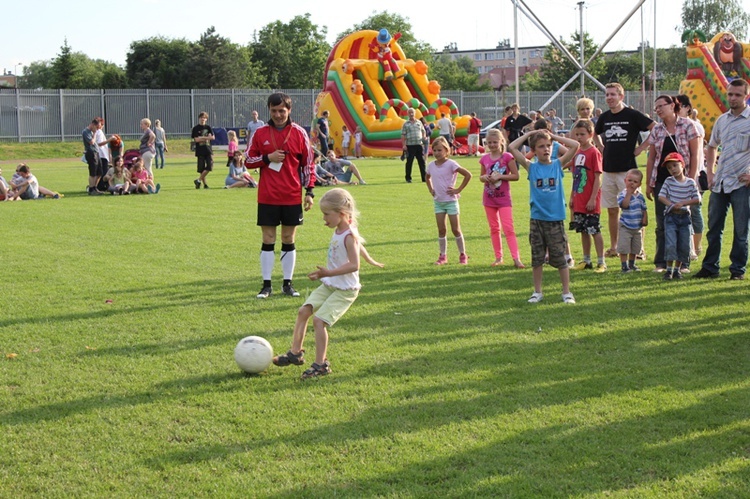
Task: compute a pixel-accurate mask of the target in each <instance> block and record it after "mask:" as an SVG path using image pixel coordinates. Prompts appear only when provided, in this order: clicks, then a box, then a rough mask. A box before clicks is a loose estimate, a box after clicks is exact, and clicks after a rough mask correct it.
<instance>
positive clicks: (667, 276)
mask: <svg viewBox="0 0 750 499" xmlns="http://www.w3.org/2000/svg"><path fill="white" fill-rule="evenodd" d="M663 279H664V280H665V281H671V280H672V270H671V269H667V271H666V272H664V277H663Z"/></svg>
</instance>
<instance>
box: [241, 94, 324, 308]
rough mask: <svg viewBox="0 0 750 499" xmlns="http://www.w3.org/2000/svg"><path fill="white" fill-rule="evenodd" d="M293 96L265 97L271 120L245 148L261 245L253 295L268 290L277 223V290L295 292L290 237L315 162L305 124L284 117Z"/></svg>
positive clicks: (308, 200) (307, 204) (309, 201)
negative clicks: (253, 176)
mask: <svg viewBox="0 0 750 499" xmlns="http://www.w3.org/2000/svg"><path fill="white" fill-rule="evenodd" d="M291 110H292V99H291V98H290V97H289V96H288V95H286V94H284V93H281V92H278V93H275V94H271V95H270V96H269V97H268V111H269V114H270V115H271V120H270V121H269V122H268V124H267V125H264V126H262V127H260V128H258V129H257V130H256V131H255V134H254V135H253V141H252V142H251V143H250V148H249V149H248V150H247V159H246V160H245V165H246V166H247V167H248V168H251V169H254V168H258V169H259V171H260V181H259V182H258V225H259V226H260V228H261V233H262V237H263V244H262V245H261V249H260V270H261V274H262V276H263V287H262V288H261V290H260V292H259V293H258V296H257V297H258V298H268V297H269V296H270V295H271V293H272V291H273V290H272V286H271V275H272V273H273V267H274V262H275V256H274V246H275V244H276V232H277V229H276V228H277V227H278V226H279V225H281V256H280V258H279V260H280V261H281V269H282V271H283V274H284V281H283V284H282V287H281V290H282V292H283V293H284V294H285V295H287V296H299V293H298V292H297V291H296V290H295V289H294V288H293V287H292V276H293V275H294V266H295V263H296V261H297V251H296V248H295V246H294V237H295V235H296V232H297V226H298V225H302V223H303V221H304V219H303V216H302V209H303V206H302V204H301V200H302V188H303V187H304V188H305V198H304V199H305V200H304V210H305V211H308V210H309V209H310V208H312V205H313V198H314V197H315V195H314V194H313V187H315V162H314V161H313V153H312V148H311V147H310V141H309V140H308V137H307V132H306V131H305V129H304V128H302V127H301V126H299V125H298V124H296V123H293V122H292V120H291V119H290V117H289V113H290V111H291Z"/></svg>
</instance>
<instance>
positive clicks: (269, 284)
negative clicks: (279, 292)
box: [263, 280, 271, 288]
mask: <svg viewBox="0 0 750 499" xmlns="http://www.w3.org/2000/svg"><path fill="white" fill-rule="evenodd" d="M263 287H264V288H270V287H271V281H266V280H264V281H263Z"/></svg>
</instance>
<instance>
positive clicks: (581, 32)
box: [578, 1, 586, 97]
mask: <svg viewBox="0 0 750 499" xmlns="http://www.w3.org/2000/svg"><path fill="white" fill-rule="evenodd" d="M578 10H579V15H580V26H581V30H580V32H579V33H580V36H579V38H580V40H579V41H580V42H581V50H580V55H581V67H583V1H581V2H578ZM584 81H585V78H584V75H583V72H581V97H583V96H584V95H586V92H584V89H583V85H584Z"/></svg>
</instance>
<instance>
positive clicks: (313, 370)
mask: <svg viewBox="0 0 750 499" xmlns="http://www.w3.org/2000/svg"><path fill="white" fill-rule="evenodd" d="M326 374H331V363H330V362H328V361H327V360H326V361H325V362H323V363H322V364H318V363H317V362H313V363H312V365H311V366H310V367H309V368H308V369H307V370H305V372H303V373H302V379H308V378H314V377H316V376H325V375H326Z"/></svg>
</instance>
